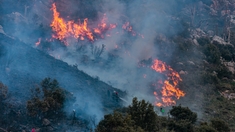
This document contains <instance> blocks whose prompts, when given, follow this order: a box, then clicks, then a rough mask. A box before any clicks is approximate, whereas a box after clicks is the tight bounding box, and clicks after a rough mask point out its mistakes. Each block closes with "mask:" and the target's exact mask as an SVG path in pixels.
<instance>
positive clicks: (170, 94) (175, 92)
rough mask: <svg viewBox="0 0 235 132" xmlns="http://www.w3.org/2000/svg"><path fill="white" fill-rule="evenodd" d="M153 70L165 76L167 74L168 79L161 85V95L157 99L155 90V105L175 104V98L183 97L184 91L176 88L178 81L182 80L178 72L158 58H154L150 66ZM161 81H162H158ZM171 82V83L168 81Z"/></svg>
mask: <svg viewBox="0 0 235 132" xmlns="http://www.w3.org/2000/svg"><path fill="white" fill-rule="evenodd" d="M151 68H152V69H153V70H155V71H156V72H159V73H163V74H165V75H166V76H168V79H167V80H165V81H164V82H163V83H161V85H162V87H161V88H162V89H161V94H162V97H161V99H159V97H158V94H157V92H156V91H155V92H154V93H153V94H154V96H155V97H156V100H157V101H156V102H155V105H156V106H158V107H161V106H169V105H175V104H176V102H175V100H174V99H175V98H176V99H179V98H180V97H183V96H184V95H185V93H184V92H183V91H182V90H180V89H179V88H177V85H178V83H179V81H182V79H181V78H180V75H179V73H177V72H176V71H174V70H173V69H172V68H171V67H170V66H168V65H166V63H165V62H162V61H160V60H157V59H156V60H154V62H153V65H152V66H151ZM160 82H162V81H160ZM170 82H172V83H170Z"/></svg>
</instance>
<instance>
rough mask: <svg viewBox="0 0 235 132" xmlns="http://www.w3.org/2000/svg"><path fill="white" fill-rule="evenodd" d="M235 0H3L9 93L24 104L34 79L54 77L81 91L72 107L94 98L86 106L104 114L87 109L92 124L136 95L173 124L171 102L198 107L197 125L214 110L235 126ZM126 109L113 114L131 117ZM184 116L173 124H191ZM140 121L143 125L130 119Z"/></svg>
mask: <svg viewBox="0 0 235 132" xmlns="http://www.w3.org/2000/svg"><path fill="white" fill-rule="evenodd" d="M10 5H12V6H10ZM234 5H235V2H234V1H232V0H205V1H200V0H188V1H185V0H180V1H177V0H173V1H162V0H149V1H125V0H114V1H108V0H98V1H92V0H87V1H76V0H71V1H65V0H51V1H47V0H42V1H30V0H26V1H18V2H14V1H13V0H9V1H5V2H3V1H1V0H0V6H1V7H2V8H0V64H1V65H0V70H1V71H0V73H1V74H0V81H1V82H2V83H3V84H5V85H6V86H8V88H9V99H8V100H5V102H10V104H14V105H18V106H19V107H22V106H25V105H26V101H27V100H29V99H32V95H31V89H33V88H36V87H38V86H39V87H40V82H41V81H42V80H43V79H45V78H47V77H50V78H51V79H56V80H57V81H58V82H59V84H60V86H61V88H63V89H65V90H67V91H68V92H70V93H72V95H73V96H74V97H76V99H77V100H76V101H75V102H76V103H74V104H73V105H71V106H70V107H69V109H66V110H65V112H67V113H70V114H71V112H72V111H73V107H76V108H78V109H81V108H84V109H85V108H86V107H87V106H86V105H88V109H87V110H83V111H85V113H86V114H88V115H89V116H93V115H96V116H97V117H96V118H97V119H95V121H94V119H93V121H92V119H90V118H91V117H86V120H89V121H90V124H92V125H90V126H89V128H88V127H86V128H85V129H86V130H88V129H94V127H96V125H98V122H99V121H100V120H102V119H104V118H105V117H103V116H104V115H105V114H110V113H111V112H112V110H114V109H116V108H118V111H119V112H120V111H121V112H123V113H122V114H121V115H125V114H127V113H128V112H127V113H125V110H126V109H128V108H130V107H126V106H127V105H130V104H131V100H132V99H133V97H137V98H138V99H140V100H142V99H144V100H145V101H148V103H151V104H152V105H153V106H154V107H153V108H154V110H155V113H157V114H158V116H159V118H160V119H159V120H161V121H163V122H164V123H165V126H164V123H162V124H163V129H164V130H166V131H168V130H169V131H171V130H172V131H173V130H174V131H176V132H177V131H180V130H175V129H176V128H175V129H174V127H173V128H172V126H171V125H172V124H171V123H172V122H171V121H175V118H173V116H172V115H170V114H169V113H170V111H171V109H172V106H179V107H180V108H181V106H182V107H188V108H189V109H190V110H192V111H193V112H195V113H197V121H195V120H194V121H193V123H192V122H190V123H189V124H191V123H192V124H191V125H192V126H193V127H192V126H190V127H192V129H191V130H192V131H196V130H197V129H196V128H198V127H200V126H203V125H205V124H206V125H207V123H208V124H209V122H210V121H211V120H214V119H215V118H219V119H220V120H221V121H223V122H225V124H228V126H229V127H230V131H235V124H234V122H235V105H234V104H235V79H234V77H235V62H234V60H235V41H234V40H235V28H234V27H235V6H234ZM114 91H117V92H118V94H116V93H115V92H114ZM124 91H125V92H124ZM111 95H112V96H111ZM113 95H116V96H115V97H118V100H116V99H114V98H115V97H114V96H113ZM14 100H16V101H14ZM15 102H17V103H15ZM142 103H143V102H142ZM19 104H20V105H19ZM143 104H144V103H143ZM14 105H13V106H14ZM18 106H17V107H18ZM68 106H69V105H68ZM71 107H72V108H71ZM150 107H151V106H150ZM174 108H178V107H174ZM188 108H186V109H187V110H188ZM162 109H164V111H166V112H165V114H163V113H162ZM22 110H23V109H22ZM183 110H184V108H183ZM24 111H25V113H27V110H24ZM81 113H82V112H81ZM130 113H132V112H130V111H129V113H128V114H130ZM166 113H167V114H166ZM68 115H69V114H67V116H68ZM82 115H83V114H80V115H79V116H75V115H74V117H80V116H82ZM121 115H120V114H116V113H114V114H112V115H109V116H106V117H109V118H110V119H112V118H117V121H119V119H120V120H122V119H123V120H124V119H126V121H127V124H128V123H130V122H131V121H130V120H129V117H128V116H126V117H125V118H124V117H123V118H122V116H121ZM119 117H120V118H119ZM63 119H65V118H63ZM79 119H80V118H79ZM65 120H66V119H65ZM114 120H116V119H114ZM159 120H158V121H159ZM79 121H80V120H79ZM128 121H130V122H128ZM132 121H133V120H132ZM61 122H63V121H61ZM64 122H66V121H64ZM102 122H103V123H104V122H105V121H101V123H102ZM134 122H138V120H136V119H135V120H134ZM176 122H177V121H176ZM53 123H54V122H53V120H52V124H53ZM105 123H107V122H105ZM108 123H109V122H108ZM108 123H107V124H108ZM113 123H116V122H113ZM142 123H143V122H142ZM155 123H156V122H155ZM158 123H159V122H158ZM180 123H181V124H174V125H176V126H177V125H179V127H181V125H182V124H185V123H184V121H182V122H180ZM15 124H17V123H15ZM32 124H34V123H32ZM32 124H30V125H29V126H30V127H31V126H32ZM88 124H89V123H88ZM121 124H122V123H121ZM130 124H132V123H130ZM160 124H161V123H160ZM186 124H187V123H186ZM123 125H126V124H125V123H124V124H123ZM132 125H133V124H132ZM6 126H7V125H6V124H5V125H3V128H7V127H6ZM36 126H37V125H36ZM78 126H79V125H78ZM91 126H92V127H91ZM138 126H141V127H143V125H142V124H138V125H137V126H131V127H133V130H134V129H135V127H138ZM0 127H1V125H0ZM37 127H38V126H37ZM39 127H41V126H39ZM100 127H102V125H101V126H100ZM117 127H119V126H118V125H117ZM127 127H128V126H127ZM184 127H185V126H184ZM64 128H66V127H64ZM83 128H84V126H83ZM85 129H84V130H85ZM114 129H115V128H114ZM163 129H162V130H163ZM202 129H203V130H204V128H202ZM205 129H206V128H205ZM208 129H209V128H208ZM100 130H103V129H100ZM104 130H105V129H104ZM118 130H119V129H118ZM130 130H132V128H131V129H130ZM136 130H137V128H136ZM213 130H214V129H213ZM140 131H141V130H140ZM159 131H161V130H159ZM185 131H187V130H185ZM214 131H216V132H217V131H220V130H214Z"/></svg>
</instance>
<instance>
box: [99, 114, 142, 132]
mask: <svg viewBox="0 0 235 132" xmlns="http://www.w3.org/2000/svg"><path fill="white" fill-rule="evenodd" d="M134 124H135V123H134V121H133V120H131V116H130V115H126V116H123V115H122V114H121V113H118V112H114V114H113V115H112V114H109V115H105V116H104V119H103V120H102V121H100V123H99V124H98V126H97V128H96V130H95V131H96V132H144V131H143V129H141V128H140V127H137V126H135V125H134Z"/></svg>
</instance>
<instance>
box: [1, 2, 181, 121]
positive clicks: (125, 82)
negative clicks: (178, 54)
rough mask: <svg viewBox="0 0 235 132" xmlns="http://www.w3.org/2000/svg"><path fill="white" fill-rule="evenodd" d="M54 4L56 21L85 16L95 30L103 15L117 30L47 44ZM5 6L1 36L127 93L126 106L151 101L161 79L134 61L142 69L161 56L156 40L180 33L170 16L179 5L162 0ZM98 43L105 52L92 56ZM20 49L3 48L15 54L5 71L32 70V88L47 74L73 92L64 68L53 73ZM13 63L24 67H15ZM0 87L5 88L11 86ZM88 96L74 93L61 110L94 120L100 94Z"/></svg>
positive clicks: (71, 78)
mask: <svg viewBox="0 0 235 132" xmlns="http://www.w3.org/2000/svg"><path fill="white" fill-rule="evenodd" d="M54 2H55V3H56V5H57V9H58V12H59V13H60V15H61V16H60V17H62V18H64V19H65V20H74V21H75V22H78V21H79V20H78V19H80V20H83V19H85V18H88V24H89V26H91V27H95V26H97V24H98V23H99V22H100V21H101V20H102V18H103V17H104V14H105V16H106V17H107V18H108V23H110V24H116V25H117V28H114V29H112V30H108V31H106V32H105V33H104V37H103V38H98V37H97V40H95V41H94V42H90V41H88V40H84V41H81V40H76V39H73V38H68V39H67V42H68V43H69V46H68V47H66V46H64V45H63V42H58V41H56V40H54V41H51V35H52V34H53V31H52V30H51V27H50V22H51V20H52V17H53V16H52V11H51V10H50V8H51V5H52V3H54ZM7 4H9V2H3V5H6V7H4V6H3V7H4V8H3V10H4V12H5V14H7V15H6V16H5V18H2V19H3V20H2V21H3V23H1V25H2V26H3V28H4V29H5V32H6V33H7V34H9V35H10V36H13V37H15V38H18V39H19V40H21V41H23V42H25V43H27V44H28V45H30V46H32V47H34V48H38V49H40V50H42V51H44V52H47V53H48V54H49V55H51V56H53V57H55V58H57V59H60V60H62V61H64V62H66V63H67V64H69V65H76V67H77V68H78V69H79V70H83V71H84V72H85V73H87V74H89V75H91V76H93V77H95V76H98V77H99V79H100V80H102V81H104V82H106V83H108V84H110V85H111V86H114V87H117V88H119V89H121V90H123V91H126V92H127V93H128V96H127V97H126V99H127V100H128V102H129V103H131V100H132V98H133V97H138V98H140V99H145V100H148V101H150V102H151V103H153V102H154V100H155V97H154V96H153V89H152V88H151V87H152V85H153V83H156V81H157V80H158V79H159V78H161V77H162V76H161V75H160V74H157V73H156V72H154V71H153V70H151V69H150V68H149V67H142V66H140V62H142V61H148V63H149V62H150V64H146V65H148V66H149V65H151V60H152V59H155V58H158V57H159V54H161V53H162V52H160V50H159V45H158V43H157V42H156V38H157V37H159V36H166V37H170V36H173V35H175V34H176V33H178V32H179V31H180V29H181V24H179V20H177V18H175V17H173V16H172V14H177V13H175V12H177V11H179V9H178V8H181V6H182V5H179V3H176V2H175V1H162V0H143V1H142V0H136V1H125V0H115V1H114V0H112V1H110V0H97V1H93V0H86V1H76V0H70V1H65V0H54V1H53V0H41V1H36V0H35V1H27V2H25V3H20V4H22V6H20V7H21V8H20V9H18V8H15V9H14V8H8V7H9V5H8V6H7ZM13 5H15V4H13ZM17 7H19V6H17ZM127 22H129V27H130V26H131V28H132V30H131V31H128V30H124V29H123V28H122V26H123V25H124V24H125V23H127ZM133 34H134V35H133ZM109 35H110V36H109ZM39 38H42V42H41V44H40V45H39V46H38V47H36V46H35V43H36V42H37V41H38V39H39ZM160 38H161V37H160ZM163 38H164V37H163ZM161 39H162V38H161ZM163 43H164V42H163ZM103 44H104V45H105V50H104V51H103V52H102V54H101V55H100V56H97V54H96V53H94V52H95V49H97V50H98V51H99V50H101V48H102V45H103ZM23 51H24V54H23V53H20V52H21V51H19V50H18V49H15V50H13V49H11V50H8V55H10V56H18V58H17V59H14V61H13V62H12V63H10V64H9V66H8V67H9V69H11V70H12V69H15V70H17V71H21V73H22V74H25V73H27V74H31V73H32V72H35V71H36V73H35V74H34V75H31V77H32V78H35V80H36V81H32V82H33V83H34V84H35V83H36V82H38V81H39V80H41V79H43V78H44V77H48V76H50V77H54V78H56V79H58V81H59V82H60V83H61V84H62V86H63V87H64V88H66V89H67V90H68V91H70V90H71V91H74V89H76V88H77V87H76V86H75V85H73V84H70V83H76V79H77V78H76V77H75V75H71V74H69V73H66V69H63V67H61V68H59V69H60V71H63V72H62V73H57V72H56V71H54V68H55V67H57V66H51V67H47V68H45V67H43V65H48V64H47V63H44V62H43V61H42V60H38V59H36V58H37V56H36V55H35V56H34V57H32V56H28V54H30V53H27V52H26V50H25V49H24V50H23ZM29 51H31V50H29ZM173 51H174V46H172V47H171V49H168V50H167V52H168V53H167V54H171V52H173ZM26 53H27V54H26ZM19 54H20V57H19ZM38 55H41V54H38ZM25 56H28V57H25ZM21 57H22V58H23V59H21ZM8 58H9V57H8ZM170 58H171V57H168V58H165V60H164V61H171V60H168V59H170ZM28 60H33V61H39V62H41V64H40V65H41V66H38V67H35V65H31V64H30V62H29V61H28ZM17 61H20V62H17ZM19 63H24V64H25V65H23V66H20V65H18V64H19ZM63 65H64V64H63ZM61 69H63V70H61ZM37 71H38V72H37ZM1 79H2V80H4V79H5V78H4V77H3V76H2V77H1ZM5 80H6V79H5ZM68 80H69V81H68ZM5 83H6V84H10V83H11V82H5ZM79 83H81V82H79ZM31 87H33V86H31ZM90 87H91V86H87V85H86V88H87V89H91V88H90ZM92 89H93V90H94V89H96V88H92ZM92 93H94V94H93V95H92V94H85V93H84V92H83V91H80V92H74V95H75V96H76V103H75V105H74V106H71V107H68V108H67V109H65V110H66V111H67V112H68V113H70V112H71V111H72V110H73V109H75V110H76V111H82V112H84V113H85V115H88V116H93V115H96V116H97V118H96V122H98V121H99V120H100V119H101V118H102V117H103V114H104V111H103V110H102V103H101V100H100V96H99V95H97V94H96V91H94V92H92ZM84 100H85V102H84ZM77 108H79V109H77ZM78 113H80V112H78Z"/></svg>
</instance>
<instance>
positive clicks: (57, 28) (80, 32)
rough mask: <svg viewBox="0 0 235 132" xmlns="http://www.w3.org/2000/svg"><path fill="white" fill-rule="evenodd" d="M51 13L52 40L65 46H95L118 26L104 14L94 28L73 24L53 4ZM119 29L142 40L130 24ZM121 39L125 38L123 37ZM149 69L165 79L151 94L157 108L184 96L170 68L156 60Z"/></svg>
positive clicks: (117, 33) (84, 23)
mask: <svg viewBox="0 0 235 132" xmlns="http://www.w3.org/2000/svg"><path fill="white" fill-rule="evenodd" d="M51 11H52V12H53V19H52V22H51V24H50V26H51V28H52V30H53V35H52V38H54V39H58V40H60V41H61V42H63V43H65V45H66V46H69V45H70V44H69V43H68V42H67V39H77V40H85V39H87V40H89V41H90V42H92V43H94V44H96V43H95V42H94V41H98V40H99V39H101V40H102V39H105V38H104V36H109V37H110V34H109V33H108V34H107V31H109V30H112V29H115V28H118V26H119V25H118V24H117V23H115V24H111V23H109V22H108V18H107V16H106V14H104V15H103V18H102V19H101V21H99V22H98V24H97V25H95V26H94V25H90V24H89V21H88V18H85V19H84V20H83V21H81V20H78V21H77V22H75V21H74V20H65V19H63V18H62V17H61V16H60V13H59V12H58V11H57V7H56V4H55V3H53V4H52V8H51ZM120 28H121V29H122V30H124V31H126V32H129V33H131V34H132V36H136V35H138V36H139V37H140V38H141V39H143V38H144V37H143V35H141V34H139V33H136V32H135V31H133V27H132V26H131V25H130V22H125V23H124V24H121V26H120ZM119 32H121V31H117V32H116V34H115V35H120V34H119ZM122 32H123V31H122ZM122 35H123V34H122ZM122 35H121V36H122ZM122 37H123V38H125V36H122ZM111 39H112V36H111ZM39 43H40V39H39V41H38V42H37V43H36V45H39ZM118 45H120V44H117V45H115V47H116V48H118V47H119V46H118ZM133 46H134V45H133ZM106 50H107V49H106ZM108 52H110V51H108ZM126 52H129V51H126ZM129 55H130V54H129ZM130 56H132V55H130ZM151 69H153V70H155V71H156V72H158V73H161V74H164V75H165V76H166V77H167V79H166V80H164V81H162V80H158V83H159V85H158V86H160V87H156V89H157V90H156V91H155V92H154V93H153V96H155V98H156V101H155V102H154V104H155V105H156V106H158V107H160V106H170V105H175V104H176V99H180V97H183V96H184V95H185V93H184V92H183V91H182V90H180V89H179V88H177V85H178V82H179V81H182V79H181V78H180V76H179V74H178V73H177V72H176V71H174V70H173V69H172V68H171V67H170V66H168V65H166V64H165V63H164V62H162V61H160V60H157V59H156V60H154V61H153V65H152V66H151ZM159 90H160V92H159Z"/></svg>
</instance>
